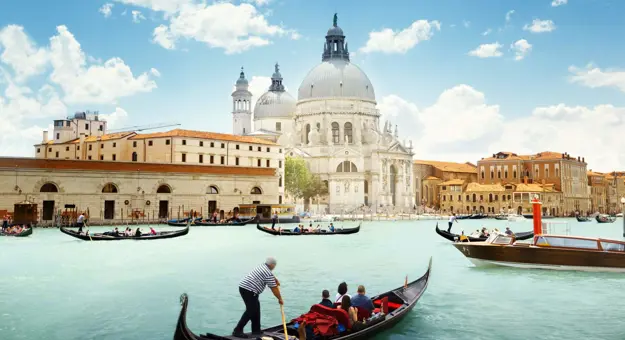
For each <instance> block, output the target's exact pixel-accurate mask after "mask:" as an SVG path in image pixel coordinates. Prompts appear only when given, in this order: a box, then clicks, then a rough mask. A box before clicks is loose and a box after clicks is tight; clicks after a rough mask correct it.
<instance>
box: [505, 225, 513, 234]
mask: <svg viewBox="0 0 625 340" xmlns="http://www.w3.org/2000/svg"><path fill="white" fill-rule="evenodd" d="M506 235H508V236H512V235H514V233H513V232H512V230H510V227H506Z"/></svg>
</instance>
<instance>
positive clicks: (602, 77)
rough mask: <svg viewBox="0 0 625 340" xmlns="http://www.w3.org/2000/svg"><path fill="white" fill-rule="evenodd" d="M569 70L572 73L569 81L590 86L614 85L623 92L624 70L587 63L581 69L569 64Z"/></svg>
mask: <svg viewBox="0 0 625 340" xmlns="http://www.w3.org/2000/svg"><path fill="white" fill-rule="evenodd" d="M569 72H571V73H573V75H572V76H571V77H570V80H571V82H574V83H580V84H582V85H584V86H587V87H590V88H598V87H616V88H617V89H619V90H620V91H621V92H625V71H620V70H609V69H606V70H602V69H600V68H599V67H597V66H594V65H593V64H588V65H587V66H586V68H583V69H580V68H577V67H575V66H571V67H569Z"/></svg>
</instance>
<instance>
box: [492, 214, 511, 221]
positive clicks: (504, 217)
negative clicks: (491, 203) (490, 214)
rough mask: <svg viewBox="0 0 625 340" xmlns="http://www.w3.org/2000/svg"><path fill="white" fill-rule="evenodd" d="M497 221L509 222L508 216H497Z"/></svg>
mask: <svg viewBox="0 0 625 340" xmlns="http://www.w3.org/2000/svg"><path fill="white" fill-rule="evenodd" d="M495 219H496V220H502V221H507V220H508V215H497V216H495Z"/></svg>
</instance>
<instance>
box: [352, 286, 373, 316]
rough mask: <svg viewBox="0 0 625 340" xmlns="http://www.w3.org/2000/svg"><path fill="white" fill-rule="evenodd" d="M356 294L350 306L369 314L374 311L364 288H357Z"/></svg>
mask: <svg viewBox="0 0 625 340" xmlns="http://www.w3.org/2000/svg"><path fill="white" fill-rule="evenodd" d="M357 292H358V294H357V295H356V296H354V298H352V301H351V302H352V306H354V307H356V308H362V309H365V310H366V311H368V312H369V313H371V312H372V311H373V309H374V307H373V302H372V301H371V299H370V298H369V297H368V296H367V295H366V293H367V292H366V291H365V286H363V285H360V286H358V290H357Z"/></svg>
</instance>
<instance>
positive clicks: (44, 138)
mask: <svg viewBox="0 0 625 340" xmlns="http://www.w3.org/2000/svg"><path fill="white" fill-rule="evenodd" d="M47 142H48V131H44V132H43V144H45V143H47Z"/></svg>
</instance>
